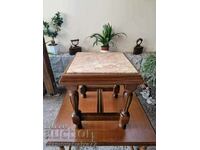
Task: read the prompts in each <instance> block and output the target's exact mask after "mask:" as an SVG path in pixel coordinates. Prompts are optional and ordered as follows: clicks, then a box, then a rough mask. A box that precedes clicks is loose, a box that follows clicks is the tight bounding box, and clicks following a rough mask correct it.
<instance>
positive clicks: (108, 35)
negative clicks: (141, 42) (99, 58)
mask: <svg viewBox="0 0 200 150" xmlns="http://www.w3.org/2000/svg"><path fill="white" fill-rule="evenodd" d="M121 35H126V34H125V33H115V32H114V31H113V28H112V26H111V25H110V24H109V23H108V24H105V25H103V30H102V34H100V33H94V34H92V35H91V36H90V38H95V41H94V43H93V46H94V45H98V44H99V43H101V44H102V46H101V50H102V51H104V52H106V51H108V50H109V44H110V43H112V44H113V41H112V40H113V38H114V37H116V36H117V37H119V36H121Z"/></svg>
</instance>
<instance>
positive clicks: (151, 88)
mask: <svg viewBox="0 0 200 150" xmlns="http://www.w3.org/2000/svg"><path fill="white" fill-rule="evenodd" d="M140 71H141V75H142V77H143V79H144V81H145V82H146V85H145V87H144V88H143V91H142V92H140V93H141V94H142V96H143V98H145V99H146V100H147V103H148V104H155V91H156V56H155V54H151V55H149V56H147V57H146V58H144V60H143V61H142V64H141V69H140Z"/></svg>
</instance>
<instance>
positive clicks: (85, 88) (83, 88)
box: [80, 85, 87, 98]
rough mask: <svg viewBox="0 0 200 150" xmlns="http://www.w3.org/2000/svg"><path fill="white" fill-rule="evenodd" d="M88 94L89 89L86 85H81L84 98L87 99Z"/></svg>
mask: <svg viewBox="0 0 200 150" xmlns="http://www.w3.org/2000/svg"><path fill="white" fill-rule="evenodd" d="M86 92H87V87H86V86H85V85H81V86H80V93H81V94H82V97H83V98H86V97H87V95H86Z"/></svg>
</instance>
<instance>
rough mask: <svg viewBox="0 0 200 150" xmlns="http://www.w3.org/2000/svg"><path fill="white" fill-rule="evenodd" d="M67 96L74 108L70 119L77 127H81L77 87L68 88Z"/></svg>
mask: <svg viewBox="0 0 200 150" xmlns="http://www.w3.org/2000/svg"><path fill="white" fill-rule="evenodd" d="M69 97H70V102H71V104H72V107H73V110H74V112H73V113H72V121H73V123H74V124H76V127H77V128H79V129H81V128H82V124H81V111H80V110H79V109H78V106H79V94H78V91H77V88H75V87H72V88H69Z"/></svg>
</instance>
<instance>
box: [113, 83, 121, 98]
mask: <svg viewBox="0 0 200 150" xmlns="http://www.w3.org/2000/svg"><path fill="white" fill-rule="evenodd" d="M119 90H120V86H119V85H117V84H116V85H114V87H113V97H115V98H118V94H119Z"/></svg>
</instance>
